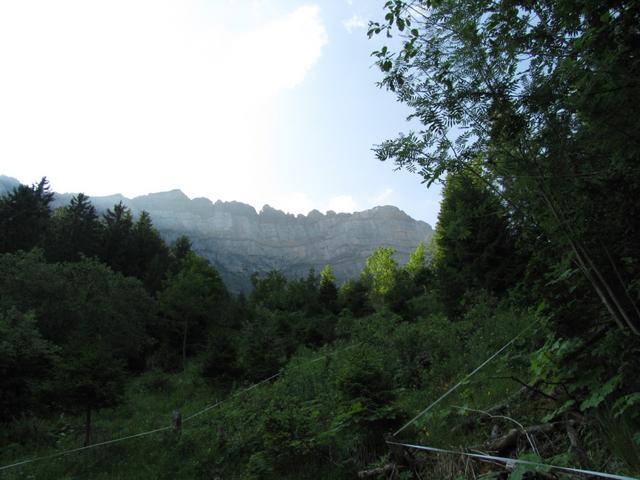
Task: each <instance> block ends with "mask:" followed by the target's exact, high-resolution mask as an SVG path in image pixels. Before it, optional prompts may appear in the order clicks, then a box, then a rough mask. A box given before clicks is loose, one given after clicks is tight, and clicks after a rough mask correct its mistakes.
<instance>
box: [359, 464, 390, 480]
mask: <svg viewBox="0 0 640 480" xmlns="http://www.w3.org/2000/svg"><path fill="white" fill-rule="evenodd" d="M395 469H396V466H395V464H393V463H387V464H386V465H383V466H382V467H377V468H372V469H370V470H362V471H360V472H358V478H369V477H377V476H378V475H384V474H386V473H389V472H392V471H394V470H395Z"/></svg>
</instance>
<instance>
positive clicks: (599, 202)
mask: <svg viewBox="0 0 640 480" xmlns="http://www.w3.org/2000/svg"><path fill="white" fill-rule="evenodd" d="M381 17H382V18H384V20H381V21H380V22H379V23H375V22H373V23H372V24H371V25H370V31H369V33H370V36H372V37H376V38H378V35H382V37H381V38H382V39H383V40H384V38H386V37H384V34H385V33H388V34H389V35H391V36H392V37H393V38H396V36H398V37H399V39H400V41H399V42H398V41H392V42H390V45H395V48H394V47H391V46H390V47H382V48H380V49H379V50H377V51H376V52H374V55H375V56H376V59H377V64H378V66H379V67H380V69H381V71H382V74H383V80H382V81H381V86H382V87H386V88H388V89H389V90H391V91H392V92H393V93H395V94H396V95H397V96H398V100H399V101H401V102H404V103H406V104H407V105H408V106H409V107H410V108H411V109H412V111H413V115H414V118H415V119H416V120H418V121H419V122H420V124H421V125H422V126H423V128H422V130H421V131H417V132H415V133H411V134H407V135H402V136H400V137H399V138H397V139H394V140H388V141H384V142H383V143H381V144H380V145H378V146H377V147H376V152H377V155H378V157H379V159H380V160H384V161H390V162H394V164H395V165H396V166H397V167H399V168H406V169H409V170H410V171H414V172H417V173H418V174H419V175H421V176H422V178H423V180H424V181H425V182H426V183H433V182H442V183H443V184H444V189H443V199H442V204H441V210H440V213H439V217H438V223H437V226H436V231H435V235H434V239H433V240H432V242H431V243H430V244H428V245H424V244H419V245H417V246H416V249H415V251H414V252H413V253H412V254H411V256H410V257H409V259H408V261H407V262H406V263H404V264H398V263H397V262H396V260H394V257H393V250H392V249H390V248H387V247H384V246H381V247H380V248H378V249H376V250H375V251H374V252H373V254H372V255H371V256H370V257H369V258H368V259H367V261H366V264H365V266H364V268H363V269H362V272H360V273H359V275H356V276H355V277H354V278H352V279H350V280H348V281H346V282H344V283H342V284H339V283H338V282H336V280H335V277H334V275H333V272H332V271H331V269H330V268H325V269H323V270H322V271H320V272H319V273H317V272H313V271H310V272H309V274H308V275H307V276H304V277H301V278H298V279H288V278H287V277H285V276H284V275H283V274H282V273H281V272H278V271H272V272H269V273H267V274H263V275H254V276H253V277H252V290H251V292H250V293H249V294H247V295H243V294H240V295H237V296H236V295H232V294H230V293H229V292H228V290H227V287H226V286H225V284H224V282H223V281H222V280H221V277H220V275H219V273H218V272H217V271H216V270H215V268H213V267H212V266H211V265H210V264H208V262H207V261H206V260H204V259H203V258H201V257H199V256H198V255H196V254H195V253H194V252H193V251H192V249H191V245H190V241H189V239H188V238H186V237H182V238H179V239H178V240H177V241H176V242H175V243H174V244H172V245H166V244H165V243H164V241H163V240H162V239H161V237H160V236H159V234H158V232H157V230H156V229H155V227H154V225H153V219H152V218H151V217H150V216H149V215H148V214H141V215H140V216H139V217H137V218H135V219H134V217H133V216H132V214H131V212H130V211H129V210H128V209H127V208H126V207H125V206H124V205H122V204H116V205H114V206H113V208H111V209H109V210H108V211H107V212H106V213H105V214H104V215H102V216H98V215H97V213H96V212H95V210H94V208H93V207H92V206H91V203H90V201H89V199H88V198H87V197H86V196H84V195H82V194H79V195H77V196H75V197H74V198H73V200H72V201H71V203H70V204H69V205H68V206H66V207H64V208H59V209H55V210H53V209H52V208H51V205H50V204H51V192H50V189H49V186H48V183H47V181H46V179H43V180H41V181H40V182H38V183H36V184H34V185H32V186H31V187H27V186H17V187H16V188H15V189H14V190H13V191H11V192H8V193H7V194H5V195H3V196H2V197H0V392H1V397H0V412H1V415H0V422H2V429H0V477H1V478H7V479H14V478H15V479H22V478H25V479H26V478H38V479H59V478H94V479H107V478H108V479H114V478H119V479H138V478H158V479H162V478H166V479H176V478H199V479H262V478H265V479H267V478H273V479H287V478H288V479H298V478H318V479H325V478H345V479H346V478H388V479H478V478H485V479H487V478H494V479H507V478H508V479H510V480H519V479H524V478H526V479H566V478H576V477H580V476H582V477H592V478H598V476H600V477H603V476H605V474H607V473H608V474H609V476H608V477H607V476H605V477H604V478H618V479H625V478H626V479H633V478H638V477H640V408H639V407H640V376H639V375H638V372H640V342H639V338H640V337H639V334H640V311H639V309H638V301H639V299H640V232H639V231H638V228H637V223H638V222H637V218H638V214H639V213H640V212H639V211H638V210H639V208H640V203H639V202H638V198H640V197H639V193H640V144H639V143H638V142H639V141H640V128H639V126H640V123H639V122H640V120H639V119H638V116H637V115H636V114H635V109H636V106H637V105H638V104H639V102H638V100H639V95H640V85H639V84H638V78H640V76H639V74H640V71H639V70H640V65H639V62H640V60H639V59H638V53H639V51H640V48H639V47H640V32H639V31H638V25H640V5H638V4H637V2H634V1H620V2H596V1H582V2H571V1H569V2H565V1H562V2H560V1H557V2H555V1H548V2H534V3H531V2H517V1H516V2H513V1H502V0H496V1H482V2H480V1H473V0H463V1H446V0H445V1H410V2H404V1H401V0H392V1H388V2H386V4H385V6H384V11H382V12H381ZM396 48H397V50H396ZM178 419H180V420H178ZM172 422H173V423H172ZM83 447H87V448H83ZM483 456H484V458H480V457H483ZM487 456H489V457H490V458H487ZM570 469H574V470H570ZM575 469H579V470H582V471H583V472H584V471H588V472H591V473H588V474H581V473H580V472H576V470H575Z"/></svg>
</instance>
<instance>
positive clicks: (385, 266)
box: [362, 247, 398, 299]
mask: <svg viewBox="0 0 640 480" xmlns="http://www.w3.org/2000/svg"><path fill="white" fill-rule="evenodd" d="M394 253H395V250H394V249H393V248H391V247H378V248H376V249H375V250H374V251H373V253H372V254H371V255H370V256H369V258H367V261H366V262H365V265H364V269H363V270H362V278H363V280H364V281H370V282H371V293H372V295H373V296H374V299H381V298H384V296H385V295H386V294H387V293H389V291H390V290H391V289H392V288H393V287H394V285H395V281H396V272H397V270H398V264H397V262H396V261H395V260H394V259H393V254H394Z"/></svg>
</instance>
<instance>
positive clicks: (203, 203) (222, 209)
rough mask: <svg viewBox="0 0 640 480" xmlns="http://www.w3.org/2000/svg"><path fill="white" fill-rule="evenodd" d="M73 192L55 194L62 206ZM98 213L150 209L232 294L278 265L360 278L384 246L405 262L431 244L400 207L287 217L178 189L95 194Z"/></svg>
mask: <svg viewBox="0 0 640 480" xmlns="http://www.w3.org/2000/svg"><path fill="white" fill-rule="evenodd" d="M70 198H71V194H61V195H58V196H57V197H56V200H55V202H54V205H55V206H61V205H64V204H66V203H68V201H69V200H70ZM91 200H92V201H93V203H94V205H95V206H96V207H97V208H98V210H102V211H103V210H106V208H110V207H112V206H113V204H114V203H116V202H118V201H122V202H123V203H124V204H126V205H127V206H129V207H130V208H131V209H132V211H133V212H134V213H139V212H140V211H142V210H146V211H148V212H149V213H150V214H151V217H152V219H153V222H154V224H155V225H156V227H157V228H158V230H159V231H160V232H161V234H162V235H163V237H165V239H167V240H168V241H169V242H172V241H173V240H175V239H176V238H177V237H178V236H179V235H183V234H184V235H187V236H188V237H189V238H190V239H191V241H192V242H193V246H194V249H195V250H196V251H197V252H198V253H199V254H201V255H203V256H204V257H206V258H208V259H209V260H210V261H211V262H212V263H213V264H214V265H215V266H216V267H217V268H218V269H219V270H220V273H221V274H222V276H223V278H224V280H225V282H226V283H227V285H228V286H229V288H230V289H231V290H233V291H239V290H244V289H247V288H248V287H249V277H250V275H251V273H253V272H258V273H265V272H268V271H270V270H273V269H277V270H280V271H282V272H283V273H284V274H285V275H287V276H290V277H296V276H304V275H306V274H307V272H308V271H309V269H310V268H314V269H315V270H316V272H317V271H319V270H320V269H321V268H322V267H323V266H324V265H327V264H329V265H331V266H332V267H333V269H334V273H335V275H336V277H337V278H338V279H339V280H344V279H346V278H349V277H355V276H357V275H358V274H359V273H360V271H361V270H362V267H363V265H364V261H365V260H366V258H367V257H368V256H369V255H370V254H371V252H372V251H373V250H374V249H375V248H376V247H378V246H380V245H385V246H392V247H394V248H395V249H396V250H397V252H398V253H397V259H398V261H400V262H404V261H406V259H407V257H408V255H409V253H410V252H411V251H413V250H414V249H415V247H416V245H417V244H418V243H419V242H420V241H428V240H429V239H430V238H431V235H432V234H433V231H432V229H431V227H430V226H429V225H428V224H427V223H425V222H421V221H416V220H414V219H412V218H411V217H409V216H408V215H407V214H405V213H404V212H402V211H401V210H399V209H398V208H396V207H392V206H384V207H375V208H373V209H371V210H366V211H363V212H357V213H353V214H344V213H340V214H336V213H334V212H328V213H327V214H326V215H323V214H322V213H320V212H318V211H316V210H314V211H312V212H310V213H309V215H307V216H304V215H297V216H294V215H290V214H285V213H283V212H281V211H280V210H275V209H273V208H271V207H269V206H268V205H265V206H264V207H263V208H262V210H261V211H260V213H258V212H256V210H255V209H254V208H253V207H251V206H250V205H246V204H243V203H239V202H221V201H218V202H216V203H212V202H211V201H210V200H208V199H206V198H195V199H193V200H190V199H189V197H187V196H186V195H185V194H184V193H182V192H181V191H180V190H172V191H170V192H162V193H152V194H149V195H144V196H141V197H136V198H133V199H127V198H125V197H123V196H122V195H112V196H109V197H92V199H91Z"/></svg>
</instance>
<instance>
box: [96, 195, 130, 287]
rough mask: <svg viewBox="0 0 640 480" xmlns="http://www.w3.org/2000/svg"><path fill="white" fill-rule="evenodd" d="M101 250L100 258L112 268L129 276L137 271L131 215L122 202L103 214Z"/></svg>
mask: <svg viewBox="0 0 640 480" xmlns="http://www.w3.org/2000/svg"><path fill="white" fill-rule="evenodd" d="M102 220H103V224H104V229H103V236H102V252H101V255H100V259H101V260H102V261H103V262H104V263H106V264H107V265H109V266H110V267H111V268H112V269H113V270H115V271H117V272H122V273H123V274H125V275H127V276H130V275H135V274H136V273H137V265H136V263H137V262H136V258H135V253H136V252H135V243H134V239H133V217H132V215H131V210H129V208H127V207H126V206H125V205H124V204H123V203H122V202H119V203H117V204H116V205H114V207H113V210H111V209H108V210H107V212H106V213H105V214H104V215H103V218H102Z"/></svg>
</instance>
